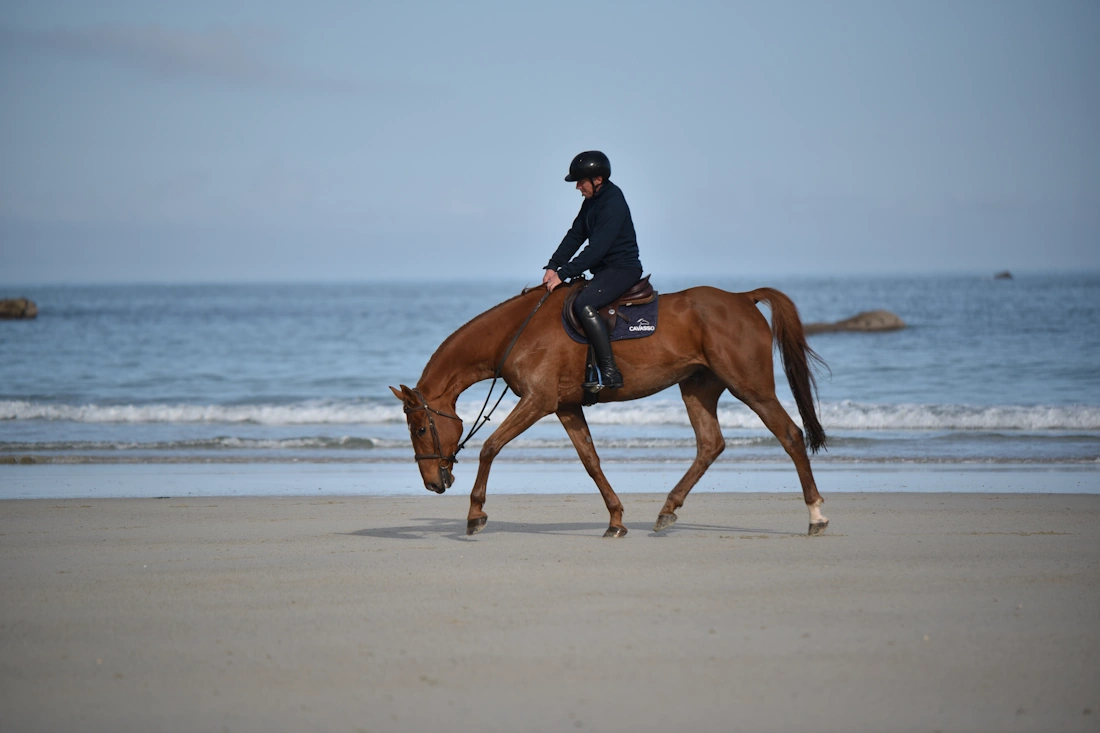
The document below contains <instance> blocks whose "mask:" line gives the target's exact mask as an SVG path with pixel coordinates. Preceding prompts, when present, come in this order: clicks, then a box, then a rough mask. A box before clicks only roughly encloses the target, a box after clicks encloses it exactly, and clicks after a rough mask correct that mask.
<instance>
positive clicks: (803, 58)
mask: <svg viewBox="0 0 1100 733" xmlns="http://www.w3.org/2000/svg"><path fill="white" fill-rule="evenodd" d="M1098 39H1100V3H1096V2H1093V1H1092V0H1085V1H1083V2H1061V1H1057V0H1055V1H1052V2H1040V1H1038V0H1036V1H1035V2H1012V1H1011V0H996V1H994V2H985V1H981V0H967V1H965V2H956V1H954V0H952V1H950V2H941V1H937V0H931V1H927V2H926V1H923V0H922V1H921V2H892V1H879V0H868V1H866V2H845V1H840V0H838V1H836V2H824V1H820V2H817V1H814V2H811V1H809V0H807V1H806V2H753V3H739V2H691V1H690V0H688V1H686V2H685V1H683V0H681V1H678V2H646V1H645V0H638V1H637V2H600V1H599V0H590V1H589V2H583V3H580V2H558V1H555V2H520V1H518V0H517V1H515V2H488V1H485V0H468V1H467V2H414V1H409V2H331V1H328V0H313V1H311V2H308V3H306V2H298V3H288V2H278V1H277V0H275V1H273V0H264V1H263V2H247V1H241V2H233V1H231V0H218V1H217V2H206V0H189V2H186V3H178V2H159V1H151V0H142V1H140V2H116V1H111V0H97V2H94V3H90V2H85V1H84V0H80V1H79V2H60V1H54V0H34V1H32V2H22V1H16V2H13V1H12V0H0V106H2V109H3V112H2V114H0V284H7V285H20V284H42V283H77V282H90V283H96V282H198V281H202V282H233V281H334V280H341V281H359V280H377V279H401V280H429V279H432V280H438V279H451V278H494V279H498V278H504V279H514V280H515V281H516V282H519V283H523V284H534V283H537V282H538V281H539V280H540V279H541V274H542V268H543V266H544V265H545V264H546V261H547V260H548V258H549V256H550V254H551V253H552V252H553V251H554V249H555V248H556V246H557V245H558V243H559V242H560V241H561V238H562V236H563V235H564V233H565V231H566V230H567V229H568V227H569V225H570V224H571V223H572V220H573V218H574V217H575V216H576V213H577V210H578V208H579V206H580V203H581V197H580V195H579V193H578V192H577V191H575V190H574V188H573V186H572V185H571V184H568V183H565V182H564V181H563V180H562V179H563V177H564V175H565V173H566V171H567V170H568V165H569V161H570V159H571V158H572V157H573V156H574V155H575V154H576V153H578V152H580V151H582V150H591V149H599V150H602V151H604V152H605V153H606V154H607V155H608V156H609V157H610V159H611V163H612V170H613V173H612V180H614V181H615V182H616V183H617V184H618V185H619V186H620V187H621V188H622V189H623V191H624V193H625V195H626V198H627V201H628V203H629V205H630V208H631V211H632V214H633V218H634V224H635V228H636V230H637V233H638V241H639V246H640V249H641V257H642V262H643V264H644V266H645V269H646V271H647V272H651V273H654V274H655V275H658V276H659V275H660V274H668V275H676V276H699V277H701V278H705V277H707V276H717V275H742V274H762V275H766V274H773V275H784V274H790V275H815V274H828V275H833V274H836V275H843V274H865V273H866V274H874V273H891V274H898V273H922V272H930V273H933V272H977V273H988V274H991V273H993V272H997V271H1000V270H1006V269H1007V270H1012V271H1050V270H1098V269H1100V134H1098V133H1097V131H1098V130H1100V42H1098Z"/></svg>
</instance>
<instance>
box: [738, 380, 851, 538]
mask: <svg viewBox="0 0 1100 733" xmlns="http://www.w3.org/2000/svg"><path fill="white" fill-rule="evenodd" d="M737 396H738V397H740V398H741V400H742V401H744V403H745V404H747V405H748V406H749V407H750V408H752V410H753V412H755V413H756V414H757V415H759V416H760V419H761V420H763V421H764V425H765V427H767V428H768V430H770V431H772V433H773V434H774V435H775V437H777V438H779V442H780V443H781V444H782V445H783V449H784V450H785V451H787V455H788V456H790V457H791V460H792V461H794V467H795V469H796V470H797V471H798V480H799V481H800V482H801V483H802V498H803V499H805V501H806V508H807V509H808V510H809V512H810V534H817V533H818V532H820V531H821V530H823V529H825V527H826V526H827V525H828V524H829V520H828V519H827V518H826V517H825V516H823V515H822V514H821V505H822V504H823V503H825V500H824V499H822V498H821V494H819V493H817V484H816V483H814V474H813V471H811V470H810V458H809V456H807V455H806V441H805V439H804V438H803V437H802V430H801V429H800V428H799V427H798V425H796V424H795V422H794V420H792V419H791V416H790V415H788V414H787V411H786V410H784V409H783V405H781V404H779V400H778V399H776V397H775V395H774V394H772V395H770V396H768V397H752V396H745V395H741V394H738V395H737Z"/></svg>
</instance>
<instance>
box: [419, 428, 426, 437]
mask: <svg viewBox="0 0 1100 733" xmlns="http://www.w3.org/2000/svg"><path fill="white" fill-rule="evenodd" d="M426 432H428V429H427V428H420V429H419V430H417V431H416V434H417V435H423V434H424V433H426Z"/></svg>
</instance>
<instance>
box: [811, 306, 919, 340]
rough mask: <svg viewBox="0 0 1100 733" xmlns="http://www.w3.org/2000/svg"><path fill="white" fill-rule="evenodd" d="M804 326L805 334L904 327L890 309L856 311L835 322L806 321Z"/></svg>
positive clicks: (895, 329) (871, 330)
mask: <svg viewBox="0 0 1100 733" xmlns="http://www.w3.org/2000/svg"><path fill="white" fill-rule="evenodd" d="M804 328H805V330H806V333H807V334H813V333H831V332H833V331H860V332H868V333H869V332H874V331H900V330H901V329H903V328H905V321H903V320H901V318H899V317H898V316H897V315H895V314H894V313H891V312H890V311H883V310H878V311H864V312H863V313H857V314H856V315H854V316H852V317H851V318H845V319H844V320H843V321H837V322H836V323H807V324H806V325H805V326H804Z"/></svg>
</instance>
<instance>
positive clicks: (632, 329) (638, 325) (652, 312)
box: [561, 295, 661, 344]
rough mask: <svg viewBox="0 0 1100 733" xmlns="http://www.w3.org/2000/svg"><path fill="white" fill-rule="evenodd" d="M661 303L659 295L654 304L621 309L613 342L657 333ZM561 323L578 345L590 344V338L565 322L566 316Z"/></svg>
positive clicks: (614, 330)
mask: <svg viewBox="0 0 1100 733" xmlns="http://www.w3.org/2000/svg"><path fill="white" fill-rule="evenodd" d="M660 302H661V296H659V295H658V296H657V298H656V299H655V300H654V301H653V302H652V303H646V304H645V305H632V306H629V307H626V308H619V309H618V314H617V315H616V317H615V328H614V329H613V330H612V331H611V340H612V341H623V340H625V339H640V338H645V337H646V336H652V335H653V334H654V332H656V331H657V304H658V303H660ZM561 323H562V326H564V327H565V332H566V333H567V334H569V338H571V339H573V340H574V341H576V342H577V343H578V344H587V343H588V337H586V336H585V335H584V334H583V333H578V332H577V331H576V330H574V328H573V327H572V326H571V325H570V324H569V321H567V320H565V316H562V319H561Z"/></svg>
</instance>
